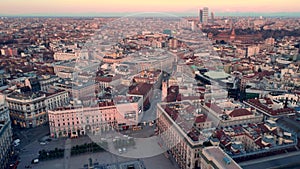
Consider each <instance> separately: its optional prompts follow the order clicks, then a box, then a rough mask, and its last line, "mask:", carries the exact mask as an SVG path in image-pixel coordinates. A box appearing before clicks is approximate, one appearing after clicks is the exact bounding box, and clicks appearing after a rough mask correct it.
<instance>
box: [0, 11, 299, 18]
mask: <svg viewBox="0 0 300 169" xmlns="http://www.w3.org/2000/svg"><path fill="white" fill-rule="evenodd" d="M134 14H164V15H168V14H170V15H178V16H186V17H189V16H190V17H195V16H198V13H195V12H84V13H24V14H1V13H0V17H122V16H124V15H125V16H128V15H134ZM214 14H215V16H218V17H222V16H224V17H225V16H244V17H259V16H263V17H300V11H299V12H214Z"/></svg>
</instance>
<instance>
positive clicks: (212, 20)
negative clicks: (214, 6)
mask: <svg viewBox="0 0 300 169" xmlns="http://www.w3.org/2000/svg"><path fill="white" fill-rule="evenodd" d="M210 15H211V23H214V22H215V14H214V13H213V12H211V14H210Z"/></svg>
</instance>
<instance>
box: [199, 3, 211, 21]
mask: <svg viewBox="0 0 300 169" xmlns="http://www.w3.org/2000/svg"><path fill="white" fill-rule="evenodd" d="M199 15H200V23H203V24H207V23H208V17H209V13H208V8H207V7H204V8H203V9H200V14H199Z"/></svg>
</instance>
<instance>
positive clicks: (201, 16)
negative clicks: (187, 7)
mask: <svg viewBox="0 0 300 169" xmlns="http://www.w3.org/2000/svg"><path fill="white" fill-rule="evenodd" d="M199 20H200V23H203V10H202V9H200V11H199Z"/></svg>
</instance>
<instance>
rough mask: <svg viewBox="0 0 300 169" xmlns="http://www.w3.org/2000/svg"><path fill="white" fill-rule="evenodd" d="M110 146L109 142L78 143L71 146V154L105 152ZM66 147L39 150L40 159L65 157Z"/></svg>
mask: <svg viewBox="0 0 300 169" xmlns="http://www.w3.org/2000/svg"><path fill="white" fill-rule="evenodd" d="M107 148H108V143H107V142H101V143H99V144H97V143H94V142H93V143H85V144H83V145H76V146H73V147H72V148H71V156H72V155H79V154H83V153H96V152H103V151H105V149H107ZM64 151H65V149H58V148H55V149H54V150H41V151H39V159H40V160H52V159H57V158H63V157H64Z"/></svg>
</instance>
